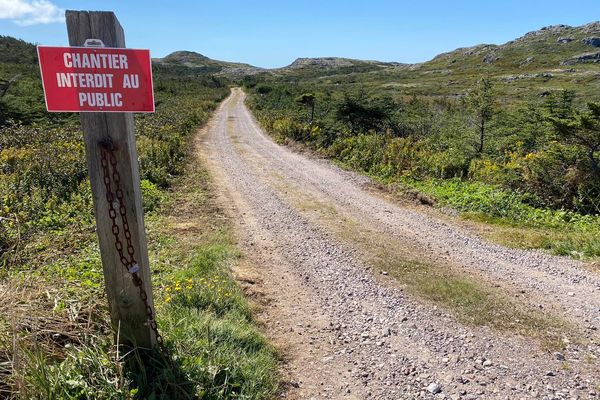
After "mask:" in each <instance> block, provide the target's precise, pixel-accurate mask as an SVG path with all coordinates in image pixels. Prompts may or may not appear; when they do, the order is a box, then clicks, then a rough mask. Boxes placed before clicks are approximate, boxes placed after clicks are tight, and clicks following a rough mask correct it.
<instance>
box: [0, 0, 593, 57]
mask: <svg viewBox="0 0 600 400" xmlns="http://www.w3.org/2000/svg"><path fill="white" fill-rule="evenodd" d="M64 9H84V10H103V11H104V10H111V11H114V12H115V13H116V14H117V17H118V18H119V20H120V21H121V24H122V25H123V27H124V28H125V33H126V37H127V45H128V47H133V48H149V49H150V50H151V52H152V56H153V57H162V56H164V55H166V54H168V53H170V52H172V51H175V50H192V51H197V52H199V53H202V54H204V55H207V56H209V57H211V58H215V59H220V60H227V61H239V62H246V63H249V64H253V65H257V66H261V67H280V66H284V65H287V64H289V63H291V62H292V61H293V60H294V59H295V58H297V57H322V56H338V57H350V58H360V59H374V60H381V61H400V62H419V61H426V60H429V59H431V58H432V57H434V56H435V55H437V54H439V53H441V52H444V51H450V50H453V49H455V48H457V47H464V46H471V45H474V44H479V43H496V44H499V43H504V42H506V41H509V40H511V39H514V38H516V37H518V36H521V35H523V34H524V33H526V32H529V31H531V30H536V29H539V28H541V27H542V26H547V25H554V24H560V23H562V24H568V25H582V24H585V23H588V22H592V21H595V20H599V19H600V1H599V0H589V1H584V0H581V1H579V0H571V1H568V2H566V1H564V0H557V1H555V0H531V1H528V0H520V1H516V0H502V1H493V0H491V1H486V0H480V1H459V0H455V1H433V0H431V1H427V0H421V1H419V0H412V1H389V0H363V1H355V0H343V1H337V0H335V1H334V0H332V1H316V0H304V1H302V0H296V1H286V0H280V1H260V0H245V1H242V0H226V1H219V0H212V1H153V0H146V1H137V0H119V1H117V0H103V1H69V0H0V34H2V35H10V36H15V37H18V38H21V39H24V40H27V41H30V42H35V43H39V44H46V45H66V44H67V38H66V28H65V25H64V22H62V21H61V17H60V16H61V14H62V12H63V10H64Z"/></svg>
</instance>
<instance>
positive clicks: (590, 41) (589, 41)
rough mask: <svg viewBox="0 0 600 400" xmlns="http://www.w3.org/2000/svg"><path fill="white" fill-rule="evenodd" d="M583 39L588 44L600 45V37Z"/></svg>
mask: <svg viewBox="0 0 600 400" xmlns="http://www.w3.org/2000/svg"><path fill="white" fill-rule="evenodd" d="M581 41H582V42H583V43H585V44H587V45H588V46H594V47H600V37H586V38H583V39H582V40H581Z"/></svg>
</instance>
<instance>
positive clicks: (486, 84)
mask: <svg viewBox="0 0 600 400" xmlns="http://www.w3.org/2000/svg"><path fill="white" fill-rule="evenodd" d="M598 37H600V23H592V24H588V25H584V26H582V27H567V26H562V25H561V26H554V27H548V28H543V29H541V30H539V31H535V32H531V33H528V34H526V35H525V36H523V37H521V38H518V39H516V40H514V41H511V42H509V43H506V44H504V45H500V46H496V45H481V46H475V47H472V48H468V49H458V50H455V51H453V52H450V53H446V54H442V55H440V56H438V57H436V58H434V59H433V60H431V61H429V62H426V63H423V64H418V65H389V64H386V63H374V62H351V61H348V60H346V61H344V62H336V63H331V62H325V63H318V62H302V63H296V65H295V66H294V65H292V66H290V67H288V68H285V69H280V70H274V71H270V72H269V73H263V74H259V75H253V76H249V77H246V78H245V79H244V84H245V86H246V88H247V89H248V90H249V92H250V95H251V96H250V100H249V104H250V106H251V107H252V109H253V111H254V113H255V115H256V116H257V118H258V119H259V121H260V122H261V123H262V124H263V126H265V127H266V128H267V130H269V131H270V132H272V133H273V134H274V135H276V137H278V138H280V139H282V140H294V141H300V142H304V143H306V144H308V145H309V146H311V147H313V148H314V149H316V150H318V151H319V152H321V153H322V154H324V155H326V156H328V157H331V158H334V159H336V160H338V161H340V162H341V163H342V164H343V165H345V166H348V167H350V168H354V169H357V170H360V171H363V172H366V173H368V174H370V175H372V176H373V177H375V178H376V179H379V180H381V181H383V182H388V183H389V182H391V183H394V184H396V186H397V185H400V186H401V187H403V188H405V189H406V188H412V189H411V190H413V189H417V190H418V191H420V192H422V193H424V194H426V195H428V196H430V197H432V198H434V200H435V201H437V202H438V203H439V204H441V205H446V206H449V207H451V208H454V209H456V210H458V211H461V212H463V213H464V215H466V216H470V217H472V218H475V219H478V220H485V221H486V222H495V223H501V224H503V225H508V226H511V227H517V228H525V229H526V230H524V231H518V232H517V233H515V236H514V238H508V239H505V240H504V242H508V243H509V244H514V245H518V246H524V247H543V248H548V249H551V250H552V251H554V252H556V253H559V254H570V255H572V256H575V257H582V256H589V257H597V256H600V246H599V244H598V243H600V219H599V217H598V214H600V168H599V161H600V103H599V100H600V62H598V59H597V58H596V56H595V54H600V53H598V52H600V47H598V46H600V43H599V40H597V39H598ZM513 233H514V232H513Z"/></svg>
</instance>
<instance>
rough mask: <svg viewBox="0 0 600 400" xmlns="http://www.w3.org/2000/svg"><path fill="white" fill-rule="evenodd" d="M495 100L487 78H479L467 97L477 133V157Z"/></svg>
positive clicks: (479, 153) (481, 151)
mask: <svg viewBox="0 0 600 400" xmlns="http://www.w3.org/2000/svg"><path fill="white" fill-rule="evenodd" d="M495 100H496V97H495V94H494V90H493V87H492V82H491V81H490V79H489V78H481V79H479V80H478V81H477V83H476V84H475V87H473V89H472V90H471V91H470V92H469V94H468V96H467V104H468V106H469V109H470V110H471V112H472V113H473V122H474V124H475V126H476V127H477V130H478V132H479V140H478V142H477V145H476V151H477V154H478V155H481V154H482V153H483V149H484V146H485V139H486V124H487V123H488V122H489V121H490V120H491V119H492V116H493V115H494V102H495Z"/></svg>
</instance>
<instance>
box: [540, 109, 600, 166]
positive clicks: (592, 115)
mask: <svg viewBox="0 0 600 400" xmlns="http://www.w3.org/2000/svg"><path fill="white" fill-rule="evenodd" d="M587 108H588V109H587V110H584V111H581V110H573V112H572V113H571V114H563V115H551V116H550V117H549V120H550V122H551V123H552V125H553V126H554V129H555V131H556V133H557V135H558V137H559V138H560V139H562V140H563V141H565V142H566V143H568V144H572V145H576V146H579V147H581V148H582V149H583V150H584V151H585V153H586V155H587V157H588V160H589V162H590V165H591V169H592V173H593V174H594V175H595V176H596V178H600V154H598V153H600V103H594V102H589V103H587Z"/></svg>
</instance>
